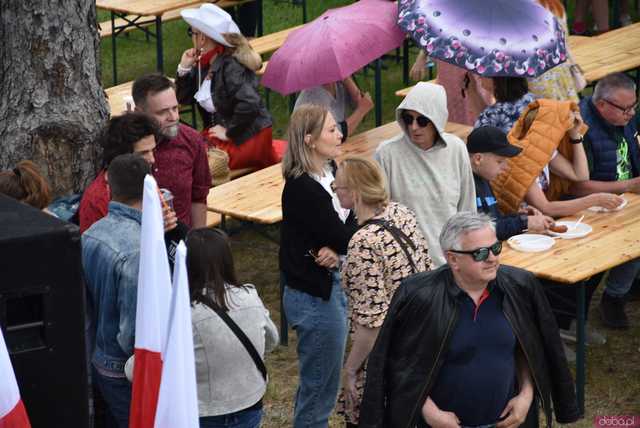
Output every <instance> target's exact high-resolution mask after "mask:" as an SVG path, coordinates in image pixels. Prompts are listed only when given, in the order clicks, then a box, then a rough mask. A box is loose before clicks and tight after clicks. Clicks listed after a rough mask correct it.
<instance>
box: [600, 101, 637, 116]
mask: <svg viewBox="0 0 640 428" xmlns="http://www.w3.org/2000/svg"><path fill="white" fill-rule="evenodd" d="M602 100H603V101H604V102H606V103H608V104H609V105H611V106H612V107H615V108H617V109H618V110H620V111H621V112H622V114H630V113H633V112H635V111H636V108H637V107H638V103H637V102H636V103H635V104H634V105H632V106H631V107H622V106H619V105H618V104H616V103H614V102H613V101H609V100H608V99H606V98H603V99H602Z"/></svg>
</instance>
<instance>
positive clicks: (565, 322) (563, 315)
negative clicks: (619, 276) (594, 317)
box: [540, 273, 604, 330]
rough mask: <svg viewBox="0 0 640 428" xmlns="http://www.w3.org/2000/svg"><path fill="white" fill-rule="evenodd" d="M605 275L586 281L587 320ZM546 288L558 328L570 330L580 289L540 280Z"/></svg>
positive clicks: (601, 274) (595, 276)
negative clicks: (591, 304)
mask: <svg viewBox="0 0 640 428" xmlns="http://www.w3.org/2000/svg"><path fill="white" fill-rule="evenodd" d="M603 275H604V273H599V274H597V275H594V276H592V277H591V278H589V279H587V280H585V281H584V288H585V297H586V298H585V308H584V310H585V319H586V318H587V317H588V315H589V305H590V303H591V298H592V297H593V293H594V292H595V291H596V288H598V285H599V284H600V281H601V280H602V276H603ZM540 282H541V283H542V286H543V287H544V293H545V294H546V295H547V300H549V304H550V305H551V309H552V310H553V313H554V315H555V316H556V321H557V323H558V327H559V328H561V329H564V330H567V329H569V327H570V325H571V321H573V320H574V319H575V318H576V309H577V301H578V287H576V286H575V285H574V284H563V283H559V282H555V281H547V280H540Z"/></svg>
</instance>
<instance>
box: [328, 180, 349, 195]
mask: <svg viewBox="0 0 640 428" xmlns="http://www.w3.org/2000/svg"><path fill="white" fill-rule="evenodd" d="M329 186H330V187H331V190H333V193H335V192H336V190H338V189H347V186H337V185H336V182H335V181H332V182H331V184H330V185H329Z"/></svg>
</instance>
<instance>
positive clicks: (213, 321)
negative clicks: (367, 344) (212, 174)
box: [187, 228, 278, 428]
mask: <svg viewBox="0 0 640 428" xmlns="http://www.w3.org/2000/svg"><path fill="white" fill-rule="evenodd" d="M187 273H188V277H189V293H190V295H191V304H192V310H191V321H192V325H193V344H194V348H195V349H194V352H195V363H196V379H197V383H198V409H199V414H200V427H201V428H209V427H216V428H218V427H234V428H240V427H243V428H255V427H259V426H260V420H261V418H262V397H263V396H264V393H265V392H266V389H267V380H266V378H265V377H264V376H263V374H262V373H261V371H260V370H259V369H258V366H257V363H256V362H255V361H254V360H253V359H252V357H251V355H250V354H249V350H248V349H247V348H246V347H245V345H243V343H242V342H241V341H240V339H239V337H238V336H236V334H235V333H234V332H233V331H232V330H231V329H230V327H229V326H228V324H226V322H225V321H224V320H223V319H222V318H221V316H220V315H218V313H217V312H219V311H222V312H225V313H226V314H227V315H228V317H229V318H230V319H231V320H232V321H231V322H232V323H235V325H236V326H237V327H238V328H240V330H242V332H243V333H244V334H245V335H246V337H247V338H248V339H249V341H250V342H251V345H252V346H253V347H254V348H255V351H256V352H257V353H258V354H259V356H260V358H264V354H265V352H269V351H271V350H272V349H273V348H275V346H276V345H277V344H278V330H277V328H276V326H275V325H274V324H273V321H271V318H269V312H268V311H267V309H266V308H265V307H264V304H263V303H262V300H260V297H259V296H258V292H257V291H256V289H255V287H254V286H253V285H251V284H244V285H243V284H241V283H240V282H239V281H238V279H237V276H236V272H235V267H234V263H233V256H232V254H231V248H230V247H229V241H228V239H227V235H226V234H225V233H224V232H222V231H221V230H219V229H208V228H203V229H193V230H191V231H190V232H189V234H188V235H187Z"/></svg>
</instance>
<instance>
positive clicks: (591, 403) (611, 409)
mask: <svg viewBox="0 0 640 428" xmlns="http://www.w3.org/2000/svg"><path fill="white" fill-rule="evenodd" d="M307 2H308V4H309V17H310V19H312V18H314V17H316V16H318V15H320V14H321V13H322V11H324V10H326V9H327V8H330V7H335V6H340V5H344V4H348V3H350V0H307ZM264 16H265V22H264V23H265V34H268V33H271V32H274V31H279V30H282V29H285V28H289V27H291V26H294V25H298V24H300V23H301V22H302V12H301V9H300V8H299V7H294V6H292V5H291V4H289V3H287V2H283V1H278V2H276V1H275V0H264ZM108 19H109V14H108V13H104V12H101V13H100V14H99V21H106V20H108ZM186 29H187V26H186V24H185V23H184V22H182V21H180V20H178V21H173V22H169V23H166V24H164V25H163V33H164V38H163V40H164V61H165V71H166V73H167V74H168V75H173V74H175V69H176V66H177V63H178V61H179V59H180V56H181V54H182V52H183V51H184V50H185V49H187V48H189V47H190V43H191V42H190V39H189V38H188V37H187V35H186ZM101 49H102V52H101V57H102V82H103V84H104V86H105V87H109V86H111V85H112V76H111V39H110V38H106V39H104V40H103V41H102V43H101ZM413 56H415V50H414V51H413V52H412V58H411V60H413ZM155 58H156V50H155V40H153V39H151V40H150V41H146V40H145V37H144V34H143V33H141V32H139V31H134V32H131V33H130V34H129V35H128V36H127V37H119V38H118V64H119V66H118V73H119V76H118V78H119V81H120V82H121V83H122V82H126V81H129V80H133V79H135V78H136V77H138V76H140V75H142V74H144V73H148V72H152V71H155V66H156V59H155ZM265 59H267V58H265ZM385 66H386V69H385V70H384V71H383V123H387V122H389V121H391V120H393V117H394V109H395V107H396V105H397V103H398V102H399V99H397V98H396V97H395V95H394V92H395V90H397V89H401V88H403V87H405V85H404V84H403V82H402V64H401V63H400V64H396V63H395V61H393V60H391V59H387V60H385ZM356 79H357V81H358V84H359V85H360V86H361V88H362V89H363V90H365V91H370V92H371V93H372V95H373V70H369V71H368V72H367V74H366V75H363V74H362V73H359V74H358V75H357V76H356ZM271 113H272V115H273V117H274V135H275V136H276V137H282V136H283V135H284V130H285V128H286V125H287V121H288V116H289V100H288V98H285V97H282V96H280V95H278V94H275V93H272V94H271ZM373 127H374V118H373V113H370V114H369V116H368V117H367V119H366V120H365V121H364V123H363V125H361V127H360V130H366V129H370V128H373ZM269 232H270V233H271V234H272V235H277V233H278V228H277V227H272V228H270V230H269ZM232 247H233V251H234V255H235V260H236V265H237V269H238V272H239V275H240V278H241V280H242V281H244V282H250V283H253V284H255V285H256V286H257V287H258V290H259V292H260V294H261V296H262V297H263V300H264V301H265V303H266V305H267V307H268V308H269V309H270V311H271V315H272V318H273V319H274V321H275V322H276V323H277V322H279V320H280V307H279V291H278V290H279V276H278V246H277V245H276V244H274V243H273V242H271V241H269V240H266V239H264V237H263V236H261V235H259V234H257V233H255V232H254V231H251V230H243V231H241V232H240V233H237V234H235V235H233V237H232ZM599 298H600V297H599V293H598V295H596V296H595V297H594V299H593V302H594V303H593V306H594V307H593V308H592V311H591V313H592V317H591V318H592V321H591V322H592V324H593V325H594V326H595V327H596V328H599V329H601V330H602V326H601V324H600V322H599V317H598V314H597V307H596V305H597V303H598V301H599ZM628 312H629V313H630V314H631V320H632V325H633V327H632V329H631V330H629V331H606V333H607V336H608V343H607V344H606V345H604V346H600V347H593V348H588V351H587V354H588V355H587V388H586V411H587V415H586V418H585V419H584V420H582V421H580V422H578V423H577V424H573V425H574V426H577V427H585V428H586V427H591V426H593V420H594V417H595V416H596V415H602V414H607V415H620V414H636V415H640V303H634V304H632V305H629V307H628ZM603 331H604V330H603ZM295 343H296V342H295V334H294V333H291V334H290V342H289V346H288V347H279V348H278V349H277V350H276V351H275V352H273V353H272V354H270V355H269V356H268V357H267V366H268V368H269V371H270V378H271V381H270V384H269V388H268V391H267V395H266V397H265V409H266V415H265V419H264V421H263V422H264V423H263V426H264V427H266V428H271V427H273V428H275V427H283V426H291V417H292V409H293V396H294V393H295V388H296V385H297V360H296V354H295ZM331 426H332V427H338V426H342V423H341V421H340V420H339V418H337V417H334V418H332V421H331Z"/></svg>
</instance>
